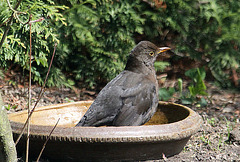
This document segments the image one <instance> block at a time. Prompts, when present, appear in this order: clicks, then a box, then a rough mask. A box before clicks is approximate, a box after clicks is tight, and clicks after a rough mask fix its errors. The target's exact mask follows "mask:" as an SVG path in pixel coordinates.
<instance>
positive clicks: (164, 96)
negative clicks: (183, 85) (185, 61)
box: [159, 87, 176, 101]
mask: <svg viewBox="0 0 240 162" xmlns="http://www.w3.org/2000/svg"><path fill="white" fill-rule="evenodd" d="M175 92H176V91H175V88H173V87H169V88H160V89H159V100H163V101H168V100H169V99H170V98H172V97H173V95H174V93H175Z"/></svg>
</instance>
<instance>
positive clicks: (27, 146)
mask: <svg viewBox="0 0 240 162" xmlns="http://www.w3.org/2000/svg"><path fill="white" fill-rule="evenodd" d="M31 17H32V16H31V15H30V17H29V20H31ZM31 29H32V24H31V23H29V35H30V36H29V44H30V45H29V84H28V116H29V115H30V109H31V89H32V87H31V84H32V83H31V77H32V74H31V69H32V62H31V58H32V31H31ZM29 134H30V117H29V120H28V122H27V143H26V162H28V155H29Z"/></svg>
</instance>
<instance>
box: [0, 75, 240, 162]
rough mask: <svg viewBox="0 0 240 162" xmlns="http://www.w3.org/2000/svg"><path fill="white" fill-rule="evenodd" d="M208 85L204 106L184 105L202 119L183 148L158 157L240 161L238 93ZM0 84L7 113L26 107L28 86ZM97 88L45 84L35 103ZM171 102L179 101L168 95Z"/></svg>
mask: <svg viewBox="0 0 240 162" xmlns="http://www.w3.org/2000/svg"><path fill="white" fill-rule="evenodd" d="M173 85H176V81H175V80H167V81H165V83H163V86H166V87H168V86H173ZM206 85H207V87H208V97H206V100H207V101H208V104H207V106H206V107H199V105H196V104H194V105H188V106H189V107H191V108H192V109H193V110H195V111H196V112H198V113H199V114H200V115H201V116H202V118H203V120H204V123H203V125H202V127H201V129H200V130H199V131H198V132H197V133H196V134H195V135H193V136H192V137H191V139H190V141H189V142H188V143H187V145H186V146H185V148H184V150H183V151H182V152H181V153H180V154H178V155H175V156H172V157H165V156H164V155H163V159H162V160H159V161H240V121H239V119H240V94H239V92H233V91H225V90H222V89H220V88H218V87H216V86H214V85H213V84H210V83H206ZM0 88H1V92H2V96H3V100H4V102H5V106H6V107H8V108H9V111H8V112H9V113H12V112H15V111H20V110H23V109H25V108H26V105H27V93H28V90H27V88H26V87H24V86H23V85H21V84H18V83H16V84H14V85H12V83H11V81H10V80H6V79H1V78H0ZM40 90H41V88H39V86H37V85H33V87H32V99H33V103H35V102H36V100H37V97H38V94H39V92H40ZM96 95H97V92H94V91H88V90H86V89H77V88H74V90H73V89H70V88H47V89H46V90H45V93H44V95H43V97H42V99H41V100H40V102H39V104H38V106H44V105H50V104H57V103H66V102H72V101H79V100H94V98H95V97H96ZM170 101H171V102H177V103H179V102H180V101H179V100H178V98H177V97H176V98H172V99H171V100H170Z"/></svg>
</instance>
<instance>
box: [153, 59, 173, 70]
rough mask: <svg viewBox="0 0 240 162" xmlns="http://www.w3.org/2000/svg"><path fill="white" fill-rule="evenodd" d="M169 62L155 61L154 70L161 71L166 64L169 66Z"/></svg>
mask: <svg viewBox="0 0 240 162" xmlns="http://www.w3.org/2000/svg"><path fill="white" fill-rule="evenodd" d="M169 65H170V63H169V62H165V61H156V62H155V63H154V68H155V70H156V71H163V70H164V69H165V68H166V67H167V66H169Z"/></svg>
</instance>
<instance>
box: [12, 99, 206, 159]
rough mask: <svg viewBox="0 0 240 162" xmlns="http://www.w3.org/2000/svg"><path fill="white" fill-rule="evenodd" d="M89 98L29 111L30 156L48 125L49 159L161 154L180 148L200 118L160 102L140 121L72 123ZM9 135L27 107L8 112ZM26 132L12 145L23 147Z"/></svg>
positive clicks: (20, 122)
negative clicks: (117, 124)
mask: <svg viewBox="0 0 240 162" xmlns="http://www.w3.org/2000/svg"><path fill="white" fill-rule="evenodd" d="M91 103H92V101H79V102H72V103H65V104H57V105H51V106H44V107H39V108H36V110H35V112H34V113H33V115H32V117H31V129H30V156H32V157H33V158H36V157H37V156H38V154H39V152H40V151H41V149H42V146H43V144H44V142H45V140H46V139H47V136H48V135H49V133H50V131H51V130H52V128H53V126H54V125H55V124H56V122H57V120H58V118H60V121H59V124H58V126H57V127H56V129H55V130H54V132H53V133H52V135H51V137H50V140H49V141H48V143H47V145H46V148H45V150H44V152H43V155H42V157H45V158H46V159H48V160H50V161H114V160H116V161H118V160H123V161H128V160H129V161H139V160H156V159H161V158H162V156H163V154H164V155H165V156H166V157H168V156H173V155H175V154H178V153H180V152H181V150H182V149H183V147H184V146H185V145H186V143H187V141H188V140H189V139H190V137H191V135H193V134H194V133H196V132H197V131H198V130H199V128H200V126H201V124H202V119H201V117H200V116H199V115H198V114H197V113H196V112H194V111H193V110H191V109H190V108H188V107H185V106H183V105H179V104H174V103H167V102H159V105H158V111H157V113H156V114H155V115H154V116H153V117H152V119H151V120H150V121H149V122H148V123H146V124H145V125H143V126H122V127H74V126H75V125H76V124H77V123H78V121H79V119H80V118H81V117H82V116H83V115H84V113H85V112H86V111H87V109H88V107H89V106H90V105H91ZM9 119H10V122H11V126H12V129H13V134H14V138H15V139H16V138H17V136H18V135H19V133H20V131H21V128H22V127H23V124H24V122H25V121H26V119H27V111H21V112H16V113H12V114H9ZM25 141H26V132H25V134H24V135H23V137H22V139H21V140H20V142H19V144H18V145H17V150H18V153H19V154H21V152H24V148H25V143H26V142H25Z"/></svg>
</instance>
